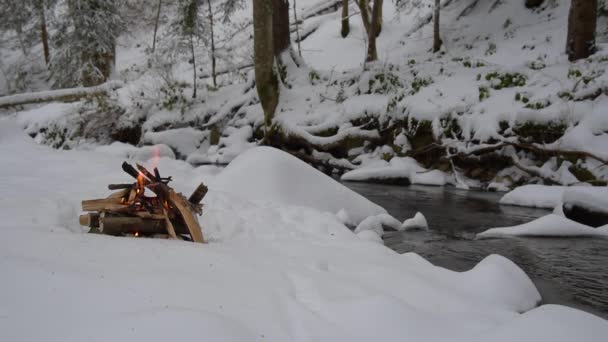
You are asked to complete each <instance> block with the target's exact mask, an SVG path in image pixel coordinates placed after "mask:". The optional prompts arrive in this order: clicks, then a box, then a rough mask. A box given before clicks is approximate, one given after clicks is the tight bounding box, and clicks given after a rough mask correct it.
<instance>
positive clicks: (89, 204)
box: [82, 197, 129, 211]
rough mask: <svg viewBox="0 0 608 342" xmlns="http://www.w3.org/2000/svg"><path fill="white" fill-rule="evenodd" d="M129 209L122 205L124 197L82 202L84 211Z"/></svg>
mask: <svg viewBox="0 0 608 342" xmlns="http://www.w3.org/2000/svg"><path fill="white" fill-rule="evenodd" d="M127 208H129V206H128V205H124V204H122V197H110V198H102V199H94V200H85V201H82V210H83V211H121V210H125V209H127Z"/></svg>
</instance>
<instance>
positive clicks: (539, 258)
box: [345, 183, 608, 319]
mask: <svg viewBox="0 0 608 342" xmlns="http://www.w3.org/2000/svg"><path fill="white" fill-rule="evenodd" d="M345 185H346V186H348V187H349V188H351V189H353V190H354V191H356V192H358V193H360V194H361V195H363V196H365V197H367V198H368V199H370V200H372V201H374V202H375V203H377V204H379V205H381V206H383V207H384V208H385V209H386V210H387V211H388V212H389V213H390V214H391V215H393V216H394V217H395V218H397V219H399V220H401V221H403V220H405V219H407V218H411V217H413V216H414V215H415V214H416V212H418V211H419V212H421V213H423V214H424V216H425V217H426V219H427V221H428V224H429V230H428V231H421V230H418V231H410V232H390V233H388V234H387V235H386V236H385V238H384V242H385V244H386V246H387V247H389V248H391V249H393V250H395V251H397V252H399V253H407V252H414V253H417V254H420V255H422V256H423V257H425V258H426V259H427V260H429V261H430V262H432V263H433V264H435V265H438V266H442V267H445V268H448V269H451V270H454V271H465V270H468V269H471V268H472V267H473V266H475V265H476V264H477V263H478V262H479V261H481V260H482V259H483V258H484V257H486V256H488V255H489V254H500V255H502V256H505V257H507V258H508V259H510V260H512V261H513V262H515V263H516V264H518V265H519V266H520V267H521V268H522V269H523V270H524V271H525V272H526V273H527V274H528V275H529V276H530V278H532V280H533V281H534V283H535V284H536V286H537V288H538V290H539V291H540V293H541V295H542V297H543V302H544V303H553V304H563V305H568V306H571V307H576V308H578V309H581V310H585V311H587V312H590V313H593V314H595V315H598V316H601V317H603V318H606V319H608V239H604V238H530V237H514V238H503V239H485V240H474V237H475V234H476V233H479V232H482V231H484V230H486V229H488V228H492V227H506V226H512V225H517V224H521V223H525V222H529V221H531V220H533V219H535V218H537V217H540V216H543V215H546V214H548V213H550V211H547V210H542V209H533V208H523V207H515V206H506V205H499V204H498V200H499V199H500V197H501V195H502V193H491V192H480V191H464V190H458V189H455V188H450V187H425V186H409V187H403V186H391V185H377V184H365V183H346V184H345ZM479 286H484V285H483V284H480V285H479Z"/></svg>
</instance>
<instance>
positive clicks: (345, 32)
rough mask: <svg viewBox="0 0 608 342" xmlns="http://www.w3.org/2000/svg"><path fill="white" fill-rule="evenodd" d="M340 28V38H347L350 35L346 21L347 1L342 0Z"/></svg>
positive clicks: (347, 21) (348, 24)
mask: <svg viewBox="0 0 608 342" xmlns="http://www.w3.org/2000/svg"><path fill="white" fill-rule="evenodd" d="M341 22H342V28H341V29H340V34H341V35H342V38H346V37H348V34H349V33H350V23H349V20H348V0H342V20H341Z"/></svg>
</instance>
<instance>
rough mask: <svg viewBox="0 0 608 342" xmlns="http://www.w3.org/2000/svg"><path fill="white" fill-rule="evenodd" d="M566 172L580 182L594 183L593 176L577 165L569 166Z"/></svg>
mask: <svg viewBox="0 0 608 342" xmlns="http://www.w3.org/2000/svg"><path fill="white" fill-rule="evenodd" d="M568 170H569V171H570V172H571V173H572V174H573V175H574V177H576V179H578V180H579V181H581V182H594V181H596V178H595V176H594V175H593V173H591V171H589V170H587V169H586V168H584V167H581V166H578V165H571V166H570V167H569V168H568Z"/></svg>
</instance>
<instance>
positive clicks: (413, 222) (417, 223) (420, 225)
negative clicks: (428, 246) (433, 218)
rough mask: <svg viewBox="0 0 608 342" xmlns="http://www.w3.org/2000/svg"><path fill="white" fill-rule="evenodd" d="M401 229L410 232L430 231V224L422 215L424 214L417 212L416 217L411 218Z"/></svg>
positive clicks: (404, 222)
mask: <svg viewBox="0 0 608 342" xmlns="http://www.w3.org/2000/svg"><path fill="white" fill-rule="evenodd" d="M401 228H402V229H404V230H410V229H426V230H428V229H429V224H428V222H427V221H426V217H424V215H422V213H420V212H417V213H416V215H414V217H412V218H409V219H407V220H405V221H403V224H402V225H401Z"/></svg>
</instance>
